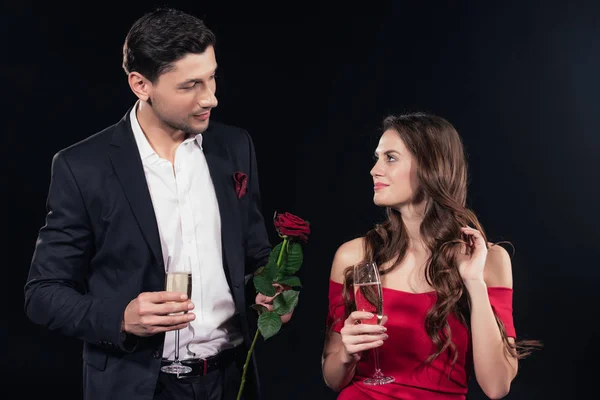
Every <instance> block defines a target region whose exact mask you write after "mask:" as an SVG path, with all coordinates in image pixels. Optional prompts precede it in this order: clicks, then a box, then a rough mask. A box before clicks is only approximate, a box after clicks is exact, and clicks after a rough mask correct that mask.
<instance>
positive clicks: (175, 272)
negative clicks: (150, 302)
mask: <svg viewBox="0 0 600 400" xmlns="http://www.w3.org/2000/svg"><path fill="white" fill-rule="evenodd" d="M184 260H185V261H184V262H183V263H179V264H174V263H171V257H168V258H167V266H166V273H167V279H166V287H165V290H166V291H167V292H181V293H186V294H187V296H188V299H191V298H192V266H191V261H190V260H189V259H188V258H187V257H184ZM183 313H187V311H181V312H179V313H176V314H183ZM160 370H161V371H163V372H166V373H168V374H187V373H189V372H192V368H191V367H189V366H187V365H183V364H182V363H181V361H179V329H178V330H176V331H175V360H174V361H173V362H172V363H171V364H168V365H164V366H163V367H161V369H160Z"/></svg>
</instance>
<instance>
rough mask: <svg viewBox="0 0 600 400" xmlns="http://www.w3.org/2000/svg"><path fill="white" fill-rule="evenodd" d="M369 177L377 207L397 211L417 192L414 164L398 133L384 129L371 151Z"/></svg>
mask: <svg viewBox="0 0 600 400" xmlns="http://www.w3.org/2000/svg"><path fill="white" fill-rule="evenodd" d="M375 158H376V160H377V161H376V162H375V166H373V168H372V169H371V176H372V177H373V189H374V192H375V193H374V195H373V202H374V203H375V204H376V205H378V206H380V207H393V208H396V209H399V208H400V207H402V206H403V205H407V204H410V203H411V202H412V201H413V199H414V198H415V195H416V194H417V192H418V189H419V179H418V177H417V161H416V160H415V157H414V156H413V155H412V154H411V153H410V152H409V151H408V149H407V148H406V146H405V145H404V142H403V141H402V139H400V134H398V132H396V131H395V130H393V129H388V130H387V131H385V132H384V133H383V135H382V136H381V138H380V139H379V144H378V146H377V149H375Z"/></svg>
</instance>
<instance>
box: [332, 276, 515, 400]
mask: <svg viewBox="0 0 600 400" xmlns="http://www.w3.org/2000/svg"><path fill="white" fill-rule="evenodd" d="M512 294H513V291H512V289H510V288H504V287H489V288H488V296H489V299H490V303H491V305H492V308H493V309H494V311H495V312H496V315H498V317H499V318H500V319H501V320H502V322H503V323H504V327H505V329H506V332H507V334H508V336H509V337H515V336H516V335H515V328H514V324H513V317H512ZM435 301H436V293H435V292H426V293H417V294H415V293H409V292H403V291H400V290H394V289H388V288H383V307H384V314H386V315H387V316H388V321H387V323H386V324H385V326H386V327H387V332H386V333H387V334H388V335H389V337H388V339H387V340H385V342H384V344H383V346H381V347H379V362H380V367H381V370H382V372H383V373H384V375H391V376H393V377H394V378H395V382H393V383H388V384H386V385H381V386H367V385H365V384H363V383H362V381H364V380H365V379H366V378H369V377H370V376H371V375H372V374H373V371H374V370H375V364H374V357H373V355H374V353H373V351H366V352H364V353H363V355H362V358H361V360H360V361H359V363H358V369H357V373H356V375H355V376H354V378H353V379H352V381H351V382H350V384H349V385H348V386H347V387H345V388H344V389H343V390H342V391H341V393H340V394H339V396H338V400H361V399H365V400H366V399H369V400H384V399H402V400H413V399H428V400H440V399H444V400H448V399H453V400H454V399H465V398H466V394H467V382H468V380H469V369H470V367H471V365H472V363H473V361H472V353H471V340H470V334H469V331H468V329H467V327H466V326H464V325H463V324H461V323H460V322H459V321H458V319H457V318H456V317H454V316H453V315H451V316H450V317H449V318H448V323H449V325H450V328H451V329H452V341H453V342H454V344H455V345H456V348H457V350H458V358H457V360H456V363H455V364H454V366H452V369H450V363H451V359H450V361H449V355H448V353H447V352H444V353H442V354H440V355H439V356H438V357H437V358H436V359H435V360H434V361H433V362H432V363H431V364H429V365H425V366H423V365H424V361H425V360H427V358H428V357H429V356H430V355H431V354H433V353H434V351H435V349H436V347H435V345H434V344H433V342H432V341H431V339H430V338H429V336H427V332H426V331H425V316H426V315H427V312H428V311H429V309H430V308H431V307H432V306H433V305H434V304H435ZM331 323H333V327H332V329H333V330H334V331H335V332H340V330H341V329H342V327H343V326H344V306H343V303H342V285H341V284H340V283H337V282H334V281H332V280H331V279H330V282H329V315H328V325H329V324H331Z"/></svg>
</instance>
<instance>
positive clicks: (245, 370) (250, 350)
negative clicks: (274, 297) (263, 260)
mask: <svg viewBox="0 0 600 400" xmlns="http://www.w3.org/2000/svg"><path fill="white" fill-rule="evenodd" d="M287 242H288V238H287V236H284V237H283V243H282V244H281V251H280V252H279V257H277V267H279V266H280V265H281V259H282V258H283V253H284V252H285V248H286V246H287ZM259 333H260V331H259V330H258V329H257V330H256V333H255V334H254V339H253V340H252V344H251V345H250V349H249V350H248V355H247V356H246V362H245V363H244V369H243V371H242V382H241V384H240V390H239V391H238V394H237V397H236V400H240V399H241V398H242V393H243V392H244V385H245V384H246V372H248V364H250V357H251V356H252V352H253V351H254V346H256V340H257V339H258V334H259Z"/></svg>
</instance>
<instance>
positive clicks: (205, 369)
mask: <svg viewBox="0 0 600 400" xmlns="http://www.w3.org/2000/svg"><path fill="white" fill-rule="evenodd" d="M207 373H208V361H206V358H203V359H202V375H200V374H192V373H191V372H190V374H191V375H187V374H186V375H181V374H177V379H189V378H197V377H199V376H204V375H206V374H207Z"/></svg>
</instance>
